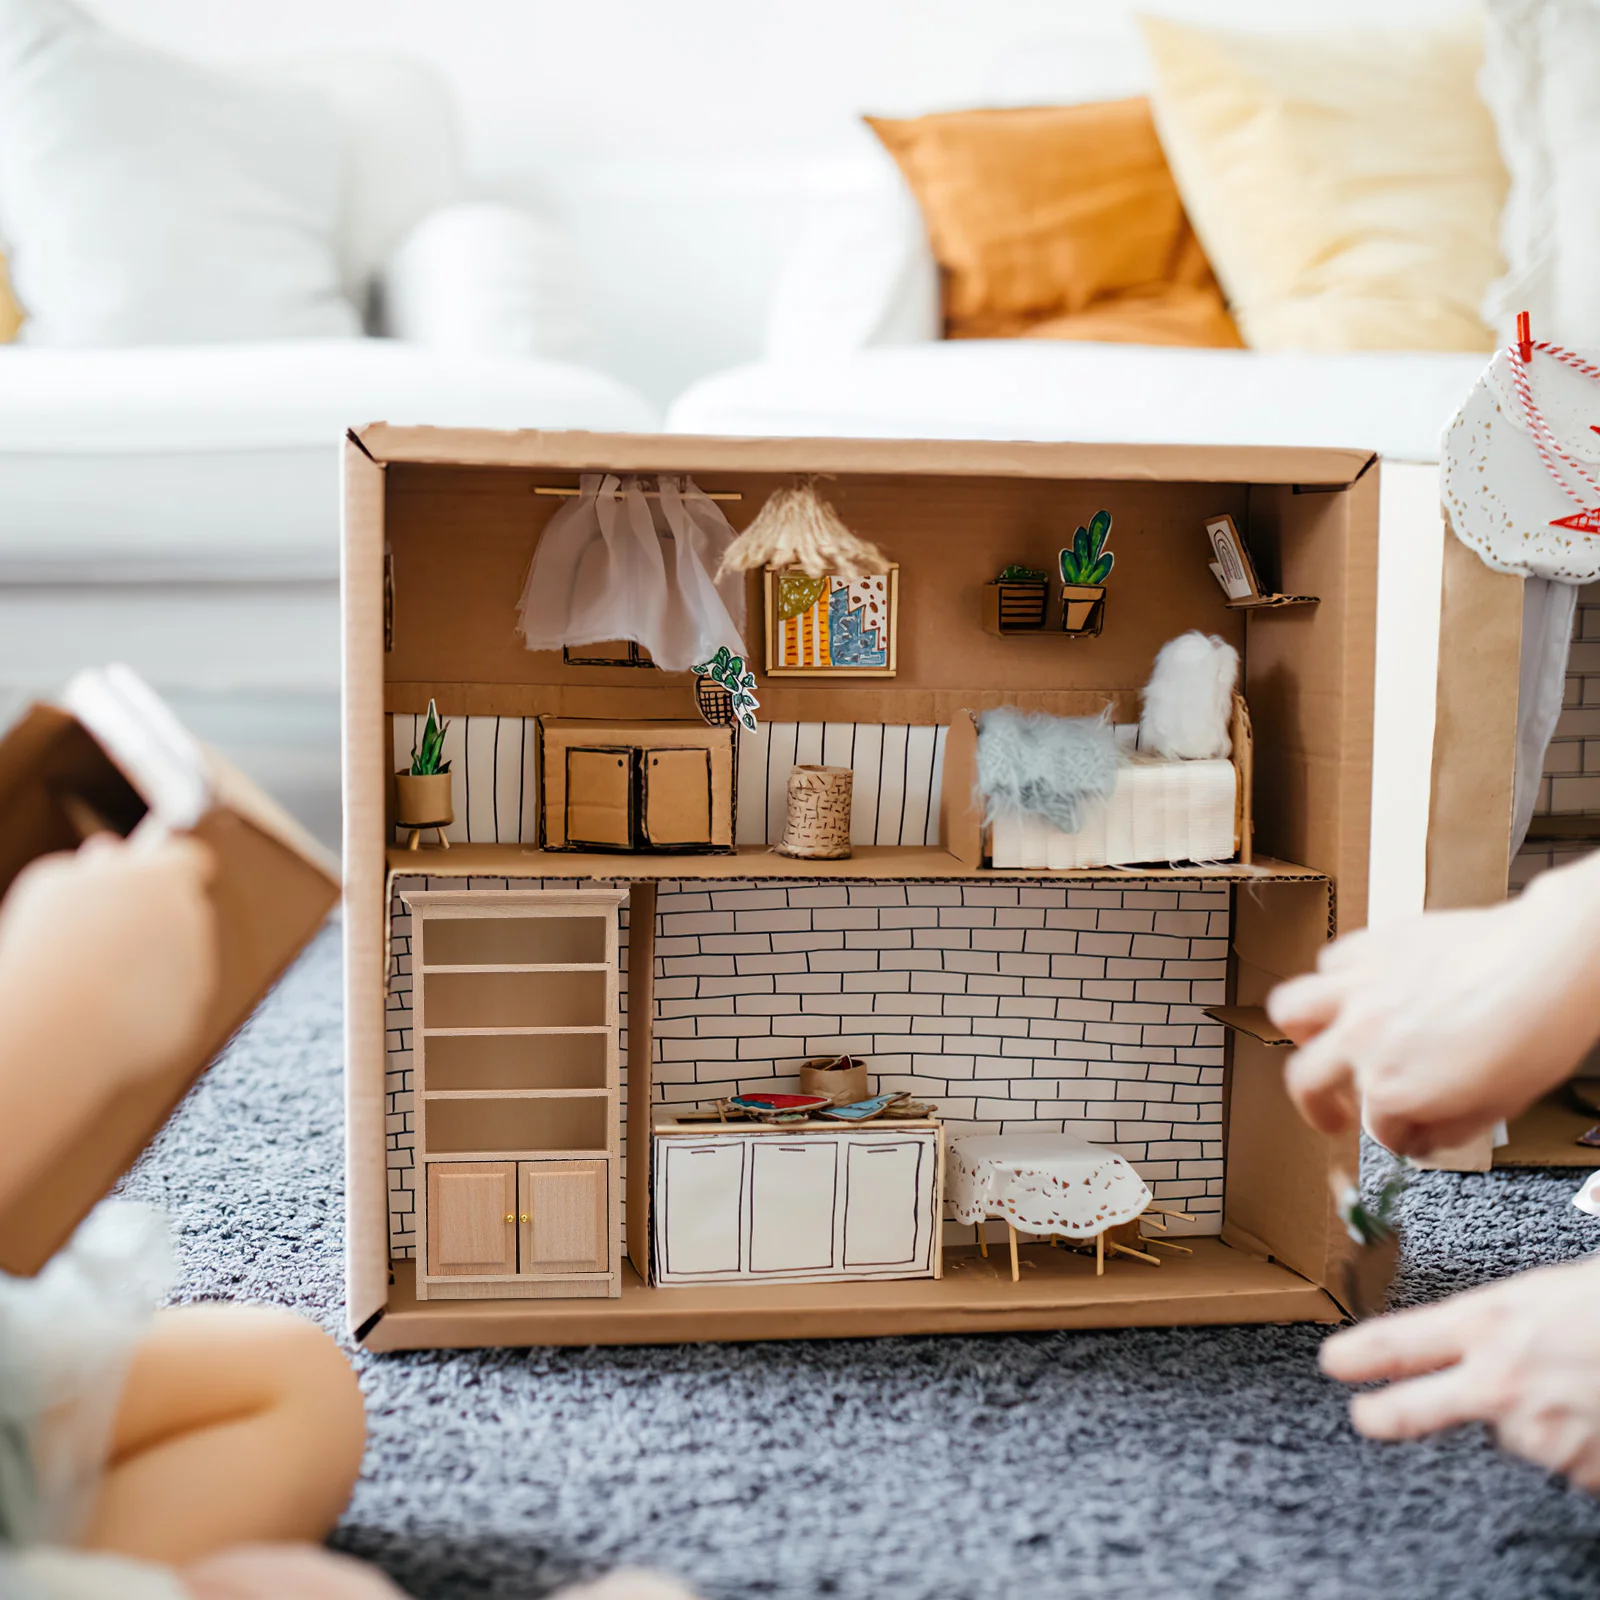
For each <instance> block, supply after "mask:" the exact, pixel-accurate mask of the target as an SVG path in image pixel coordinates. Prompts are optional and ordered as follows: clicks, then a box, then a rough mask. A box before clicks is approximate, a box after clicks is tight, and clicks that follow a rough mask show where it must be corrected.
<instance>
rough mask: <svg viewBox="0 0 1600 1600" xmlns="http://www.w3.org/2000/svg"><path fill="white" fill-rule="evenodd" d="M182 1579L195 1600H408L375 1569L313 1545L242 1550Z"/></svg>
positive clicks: (212, 1559) (222, 1554)
mask: <svg viewBox="0 0 1600 1600" xmlns="http://www.w3.org/2000/svg"><path fill="white" fill-rule="evenodd" d="M179 1576H180V1577H181V1578H182V1579H183V1584H184V1587H185V1588H186V1589H187V1590H188V1591H189V1593H190V1595H192V1596H193V1600H404V1597H403V1596H402V1594H401V1592H400V1590H398V1589H397V1588H395V1586H394V1585H393V1584H392V1583H390V1582H389V1580H388V1579H387V1578H386V1577H384V1575H383V1574H382V1573H381V1572H379V1571H378V1569H377V1568H376V1567H369V1566H367V1565H365V1563H363V1562H360V1561H352V1560H351V1559H350V1557H349V1556H340V1555H335V1554H334V1553H333V1552H332V1551H331V1550H322V1549H318V1548H316V1547H315V1546H312V1545H299V1544H257V1545H241V1546H239V1547H238V1548H237V1549H233V1550H222V1551H219V1552H218V1553H217V1554H216V1555H214V1556H207V1557H206V1559H205V1560H204V1561H197V1562H196V1563H195V1564H194V1565H193V1566H191V1567H185V1568H184V1569H183V1571H182V1572H181V1573H180V1574H179Z"/></svg>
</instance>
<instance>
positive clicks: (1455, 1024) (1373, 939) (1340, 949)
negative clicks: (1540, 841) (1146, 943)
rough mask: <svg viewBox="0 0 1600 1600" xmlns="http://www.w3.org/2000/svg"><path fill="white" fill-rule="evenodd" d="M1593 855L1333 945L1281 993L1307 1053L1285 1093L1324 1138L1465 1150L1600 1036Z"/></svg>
mask: <svg viewBox="0 0 1600 1600" xmlns="http://www.w3.org/2000/svg"><path fill="white" fill-rule="evenodd" d="M1596 865H1600V858H1591V859H1590V860H1586V861H1584V862H1581V863H1579V864H1578V865H1577V866H1576V867H1571V868H1567V869H1565V870H1563V871H1561V872H1552V873H1547V874H1546V875H1544V876H1543V877H1541V878H1538V879H1536V880H1535V881H1534V883H1533V884H1532V886H1531V887H1530V888H1529V889H1528V890H1527V891H1526V892H1525V893H1524V894H1523V895H1522V896H1521V897H1520V898H1518V899H1516V900H1512V901H1508V902H1507V903H1506V904H1504V905H1499V906H1494V907H1492V908H1490V909H1488V910H1483V911H1449V912H1433V913H1429V914H1427V915H1424V916H1421V917H1413V918H1409V919H1407V920H1406V921H1404V922H1399V923H1395V924H1392V925H1390V926H1388V927H1384V928H1378V929H1370V930H1366V931H1363V932H1360V933H1356V934H1352V935H1351V936H1349V937H1348V938H1344V939H1340V940H1338V941H1337V942H1336V943H1334V944H1332V945H1330V946H1329V947H1328V948H1327V949H1326V950H1325V951H1324V952H1323V955H1322V959H1321V960H1320V961H1319V962H1318V964H1317V971H1316V972H1315V973H1311V974H1308V975H1307V976H1306V977H1303V978H1295V979H1293V980H1291V981H1290V982H1288V983H1285V984H1280V985H1279V986H1278V988H1276V989H1275V990H1273V992H1272V994H1271V995H1270V996H1269V997H1268V1000H1267V1010H1268V1012H1269V1013H1270V1015H1271V1017H1272V1020H1273V1021H1274V1022H1275V1023H1276V1024H1277V1025H1278V1026H1279V1027H1280V1028H1281V1029H1283V1031H1284V1032H1285V1033H1287V1034H1288V1035H1289V1037H1290V1038H1291V1039H1293V1040H1294V1042H1295V1043H1296V1044H1297V1045H1299V1046H1300V1049H1299V1050H1297V1051H1296V1053H1295V1055H1294V1057H1293V1059H1292V1060H1291V1061H1290V1062H1289V1066H1288V1069H1287V1084H1288V1089H1289V1094H1290V1096H1291V1097H1292V1098H1293V1100H1294V1101H1295V1103H1296V1105H1298V1106H1299V1108H1300V1111H1301V1114H1302V1115H1303V1116H1304V1117H1305V1118H1306V1120H1307V1121H1308V1122H1310V1123H1311V1124H1312V1126H1313V1127H1316V1128H1319V1129H1321V1130H1322V1131H1323V1132H1324V1133H1338V1132H1343V1131H1345V1130H1347V1129H1349V1128H1351V1127H1353V1126H1355V1124H1356V1122H1357V1119H1358V1117H1359V1116H1360V1115H1361V1112H1362V1111H1363V1110H1364V1111H1365V1115H1366V1119H1367V1125H1368V1127H1369V1128H1370V1129H1371V1130H1372V1132H1373V1134H1374V1135H1376V1137H1377V1138H1378V1139H1380V1140H1382V1142H1383V1143H1384V1144H1386V1145H1388V1147H1389V1148H1390V1149H1391V1150H1395V1151H1398V1152H1399V1153H1400V1154H1402V1155H1426V1154H1427V1153H1428V1152H1429V1151H1430V1150H1435V1149H1439V1148H1442V1147H1448V1146H1450V1145H1453V1144H1459V1143H1462V1142H1464V1141H1465V1140H1467V1139H1469V1138H1471V1137H1472V1136H1473V1135H1475V1134H1478V1133H1481V1132H1482V1131H1483V1130H1484V1129H1485V1128H1487V1127H1489V1126H1490V1125H1492V1124H1493V1123H1494V1122H1496V1121H1498V1120H1500V1119H1501V1118H1505V1117H1511V1116H1514V1115H1516V1114H1517V1113H1518V1112H1520V1111H1522V1110H1523V1109H1524V1108H1525V1107H1526V1106H1528V1105H1529V1104H1530V1103H1531V1102H1532V1101H1533V1100H1535V1099H1537V1098H1538V1096H1539V1095H1540V1094H1542V1093H1544V1092H1545V1090H1547V1089H1550V1088H1552V1087H1553V1086H1554V1085H1556V1084H1558V1083H1560V1082H1561V1081H1562V1080H1563V1079H1565V1078H1566V1077H1567V1076H1568V1075H1569V1074H1570V1073H1571V1071H1572V1069H1573V1068H1574V1067H1575V1066H1576V1065H1577V1064H1578V1062H1579V1061H1580V1060H1581V1059H1582V1057H1583V1055H1584V1052H1585V1051H1586V1050H1587V1049H1588V1048H1589V1046H1590V1045H1591V1044H1592V1043H1593V1042H1594V1041H1595V1039H1596V1037H1597V1036H1600V881H1597V876H1596V872H1595V866H1596Z"/></svg>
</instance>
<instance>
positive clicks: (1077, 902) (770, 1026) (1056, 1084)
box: [387, 878, 1229, 1255]
mask: <svg viewBox="0 0 1600 1600" xmlns="http://www.w3.org/2000/svg"><path fill="white" fill-rule="evenodd" d="M470 881H471V886H472V887H473V888H483V889H491V890H492V889H502V890H503V889H505V888H506V887H507V884H506V881H505V880H504V879H488V880H480V879H472V880H470ZM407 885H409V886H410V887H415V888H420V887H422V886H423V880H422V879H420V878H418V879H406V880H401V881H400V883H398V884H397V886H396V887H397V890H398V889H400V888H403V887H405V886H407ZM447 886H448V887H460V880H448V881H447V880H442V879H434V880H433V881H432V883H431V885H430V887H436V888H437V887H447ZM535 886H536V885H535V884H534V883H532V882H524V881H521V880H517V881H514V882H513V884H512V887H517V888H525V887H535ZM546 886H547V887H552V888H554V887H560V886H561V885H560V884H559V883H557V882H556V881H554V880H550V881H548V883H547V884H546ZM626 916H627V912H626V908H624V911H623V917H624V927H626V920H625V919H626ZM409 931H410V930H409V921H408V919H407V918H406V917H405V916H404V915H403V914H402V913H401V912H400V911H399V910H398V908H395V909H394V915H393V922H392V935H393V966H394V973H393V976H392V978H391V994H390V998H389V1006H390V1014H391V1026H390V1033H389V1052H390V1054H389V1072H388V1091H389V1104H388V1107H387V1110H388V1111H389V1113H390V1115H391V1117H392V1118H394V1119H397V1120H396V1121H395V1122H394V1123H393V1124H392V1131H391V1132H390V1134H389V1144H390V1150H389V1164H390V1216H391V1240H392V1245H393V1248H394V1252H395V1254H396V1255H409V1254H410V1253H411V1250H412V1247H413V1246H414V1244H415V1232H414V1226H413V1219H414V1208H415V1204H416V1199H415V1194H414V1192H413V1188H412V1183H413V1176H412V1167H411V1147H412V1141H411V1131H410V1130H411V1117H410V1091H411V1072H410V1054H409V1052H410V1032H409V1027H408V1022H409V1017H410V1000H409V990H410V977H409V972H408V970H406V969H408V968H409V959H408V958H409V950H410V947H409ZM656 936H657V937H656V981H655V1000H656V1021H655V1058H656V1059H655V1063H654V1078H655V1097H656V1101H657V1103H658V1104H660V1105H663V1106H690V1105H697V1104H701V1103H703V1102H706V1101H710V1100H715V1099H717V1098H718V1097H720V1096H724V1095H731V1094H738V1093H745V1092H748V1091H752V1090H757V1089H780V1090H784V1089H792V1088H794V1087H796V1086H797V1083H798V1074H799V1069H800V1066H801V1065H802V1063H804V1062H805V1061H807V1060H809V1059H812V1058H816V1057H824V1056H834V1055H839V1054H842V1053H846V1052H848V1053H850V1054H853V1055H861V1056H866V1057H868V1058H870V1059H869V1066H870V1068H871V1069H872V1071H873V1072H874V1073H875V1074H876V1077H877V1083H876V1087H877V1088H879V1089H881V1090H884V1091H893V1090H900V1089H904V1090H906V1091H908V1092H909V1093H911V1094H913V1095H915V1096H917V1097H918V1098H921V1099H928V1100H932V1101H934V1102H936V1103H937V1104H938V1106H939V1108H940V1110H941V1112H942V1113H943V1114H944V1116H945V1118H946V1119H947V1122H948V1124H949V1128H950V1133H951V1136H952V1137H959V1136H960V1135H961V1134H962V1133H973V1132H1000V1131H1036V1132H1046V1131H1051V1132H1059V1131H1061V1130H1063V1129H1071V1130H1072V1131H1074V1132H1076V1133H1078V1134H1080V1135H1082V1136H1083V1137H1084V1138H1088V1139H1093V1140H1095V1141H1096V1142H1097V1143H1102V1144H1105V1145H1107V1146H1109V1147H1110V1148H1112V1149H1115V1150H1118V1151H1120V1152H1121V1153H1122V1154H1123V1155H1125V1156H1126V1157H1127V1158H1128V1159H1129V1160H1130V1161H1131V1162H1132V1163H1133V1164H1134V1166H1135V1167H1136V1168H1137V1169H1138V1170H1139V1172H1140V1173H1141V1175H1142V1176H1143V1177H1144V1178H1145V1181H1146V1182H1147V1183H1149V1184H1150V1186H1151V1188H1152V1189H1153V1190H1154V1192H1155V1194H1156V1196H1157V1198H1158V1199H1166V1200H1173V1201H1181V1202H1182V1203H1183V1205H1184V1207H1185V1209H1187V1210H1189V1211H1191V1212H1194V1213H1195V1214H1196V1215H1197V1216H1198V1217H1199V1218H1200V1221H1199V1223H1198V1224H1197V1225H1196V1226H1195V1227H1194V1228H1193V1229H1191V1230H1189V1231H1195V1232H1202V1233H1216V1232H1218V1231H1220V1229H1221V1226H1222V1186H1223V1144H1222V1141H1223V1133H1222V1078H1223V1030H1222V1028H1221V1027H1220V1026H1219V1025H1217V1024H1216V1023H1213V1022H1212V1021H1211V1019H1210V1018H1208V1017H1207V1016H1206V1015H1205V1013H1204V1011H1203V1010H1202V1009H1201V1008H1202V1007H1203V1006H1206V1005H1212V1004H1218V1003H1220V1002H1221V1001H1222V1000H1223V999H1224V986H1225V982H1226V976H1227V949H1228V939H1229V899H1228V892H1227V890H1226V889H1219V888H1215V887H1211V888H1207V887H1203V886H1202V885H1201V884H1200V883H1198V882H1186V881H1177V882H1167V881H1159V882H1158V881H1152V880H1149V879H1144V880H1141V879H1136V878H1130V879H1128V880H1127V881H1126V884H1123V883H1118V884H1115V885H1112V886H1109V887H1105V886H1097V887H1095V888H1073V887H1068V886H1067V885H1064V884H1048V883H1037V884H1035V883H1022V884H1016V885H1012V884H1005V885H991V884H982V885H977V884H884V883H876V884H838V883H806V882H803V881H802V882H776V883H767V882H757V883H739V884H728V885H720V884H710V885H708V884H704V883H674V882H665V883H663V884H661V886H660V890H659V893H658V899H657V927H656ZM624 994H626V983H624ZM624 1011H626V1000H624ZM623 1060H624V1073H626V1060H627V1051H626V1033H624V1050H623ZM624 1163H626V1154H625V1155H624Z"/></svg>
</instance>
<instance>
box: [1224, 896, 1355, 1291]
mask: <svg viewBox="0 0 1600 1600" xmlns="http://www.w3.org/2000/svg"><path fill="white" fill-rule="evenodd" d="M1328 894H1329V890H1328V886H1327V885H1326V884H1321V883H1305V884H1289V883H1285V884H1279V885H1274V886H1273V888H1272V889H1271V891H1270V892H1261V891H1259V890H1257V891H1252V889H1251V888H1250V886H1249V885H1248V884H1243V885H1241V886H1240V888H1239V890H1238V891H1237V893H1236V894H1235V896H1234V924H1233V925H1234V951H1235V958H1236V973H1237V985H1238V990H1237V1004H1239V1005H1241V1006H1259V1005H1261V1004H1262V1003H1263V1002H1264V1001H1265V999H1266V997H1267V995H1268V993H1269V992H1270V991H1271V990H1272V988H1273V986H1274V985H1275V984H1277V983H1280V982H1281V981H1282V980H1283V979H1285V978H1289V977H1294V976H1295V975H1296V974H1298V973H1301V972H1308V971H1310V970H1311V969H1312V967H1314V966H1315V965H1316V960H1317V956H1318V954H1319V953H1320V952H1321V950H1322V948H1323V946H1324V945H1325V944H1326V943H1327V939H1328V911H1329V903H1328ZM1230 1039H1231V1046H1232V1050H1231V1054H1232V1062H1231V1066H1230V1072H1229V1095H1228V1158H1227V1171H1226V1191H1225V1196H1224V1199H1225V1204H1226V1210H1225V1213H1224V1215H1225V1218H1226V1220H1225V1222H1224V1224H1223V1238H1224V1239H1232V1240H1233V1241H1234V1242H1238V1243H1241V1244H1243V1245H1244V1246H1246V1247H1250V1246H1252V1245H1254V1246H1256V1247H1259V1248H1263V1249H1265V1250H1266V1251H1267V1252H1268V1253H1269V1254H1271V1255H1272V1256H1273V1257H1274V1258H1275V1259H1276V1260H1278V1261H1282V1262H1283V1263H1284V1264H1285V1265H1286V1266H1290V1267H1293V1268H1294V1270H1295V1271H1296V1272H1299V1273H1303V1274H1304V1275H1305V1276H1306V1277H1308V1278H1310V1279H1311V1280H1312V1281H1313V1282H1314V1283H1318V1284H1321V1285H1322V1286H1323V1287H1325V1288H1331V1287H1333V1286H1334V1285H1335V1284H1336V1283H1337V1282H1338V1273H1339V1269H1340V1263H1341V1262H1342V1261H1343V1260H1344V1257H1345V1254H1346V1244H1347V1241H1346V1236H1345V1234H1344V1230H1343V1229H1342V1228H1341V1227H1340V1226H1339V1223H1338V1218H1337V1216H1336V1215H1335V1212H1334V1205H1333V1195H1332V1190H1331V1189H1330V1187H1329V1183H1328V1173H1329V1170H1330V1168H1331V1167H1343V1168H1344V1170H1346V1171H1348V1172H1350V1173H1352V1174H1353V1173H1354V1172H1355V1171H1356V1170H1357V1168H1358V1165H1359V1161H1360V1143H1359V1139H1358V1137H1357V1135H1355V1134H1354V1133H1352V1134H1350V1135H1349V1136H1348V1137H1346V1138H1343V1139H1328V1138H1325V1137H1324V1136H1323V1135H1321V1134H1319V1133H1316V1132H1314V1131H1313V1130H1312V1129H1311V1128H1309V1127H1308V1126H1307V1125H1306V1124H1305V1123H1304V1122H1303V1121H1302V1120H1301V1118H1300V1114H1299V1113H1298V1112H1297V1111H1296V1110H1295V1108H1294V1106H1293V1105H1292V1104H1291V1102H1290V1100H1289V1097H1288V1094H1287V1093H1286V1092H1285V1090H1284V1087H1283V1072H1284V1067H1285V1065H1286V1064H1287V1062H1288V1059H1289V1052H1288V1051H1285V1050H1283V1049H1280V1048H1275V1047H1273V1046H1269V1045H1266V1044H1263V1043H1261V1042H1260V1041H1258V1040H1256V1039H1254V1038H1251V1037H1249V1036H1248V1035H1247V1034H1243V1033H1240V1032H1238V1031H1236V1030H1230ZM1335 1292H1337V1290H1336V1291H1335Z"/></svg>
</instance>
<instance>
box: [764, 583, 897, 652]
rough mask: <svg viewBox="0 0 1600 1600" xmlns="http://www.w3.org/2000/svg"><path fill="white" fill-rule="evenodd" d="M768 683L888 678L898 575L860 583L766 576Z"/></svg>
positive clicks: (893, 646) (894, 641) (894, 634)
mask: <svg viewBox="0 0 1600 1600" xmlns="http://www.w3.org/2000/svg"><path fill="white" fill-rule="evenodd" d="M763 579H764V583H765V593H766V612H767V676H768V677H769V678H785V677H788V678H831V677H849V678H892V677H894V675H895V673H896V671H897V670H898V662H897V659H896V657H897V644H898V638H897V636H898V633H899V623H900V568H899V566H898V564H891V565H890V567H889V570H888V571H887V572H882V573H868V574H867V575H866V576H864V577H860V578H842V577H839V576H837V575H833V574H830V575H828V576H826V577H821V578H813V577H810V576H809V575H808V574H806V573H804V572H779V571H775V570H774V569H773V568H771V567H768V568H767V569H766V570H765V572H764V573H763Z"/></svg>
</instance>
